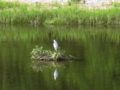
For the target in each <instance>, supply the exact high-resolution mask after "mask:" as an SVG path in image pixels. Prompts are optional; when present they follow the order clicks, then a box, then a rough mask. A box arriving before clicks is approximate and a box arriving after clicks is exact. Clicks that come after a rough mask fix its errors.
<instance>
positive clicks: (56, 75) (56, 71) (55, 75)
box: [54, 68, 59, 80]
mask: <svg viewBox="0 0 120 90" xmlns="http://www.w3.org/2000/svg"><path fill="white" fill-rule="evenodd" d="M58 74H59V73H58V69H57V68H56V69H55V71H54V80H56V79H57V77H58Z"/></svg>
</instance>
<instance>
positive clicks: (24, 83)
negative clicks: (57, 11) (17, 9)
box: [0, 25, 120, 90]
mask: <svg viewBox="0 0 120 90" xmlns="http://www.w3.org/2000/svg"><path fill="white" fill-rule="evenodd" d="M52 27H53V26H45V27H43V26H41V27H34V26H27V25H26V26H22V25H20V26H18V25H17V26H0V32H1V33H2V34H3V36H2V37H1V39H0V90H120V44H119V40H118V42H116V41H115V42H114V41H112V40H106V39H104V38H94V37H90V38H87V39H75V38H71V39H70V38H69V37H66V38H62V37H60V36H58V33H49V34H46V30H49V31H50V30H52V29H53V28H52ZM55 28H57V29H61V32H64V29H68V30H69V32H70V29H71V28H72V29H75V30H76V31H77V30H81V28H82V27H78V26H77V27H76V26H71V27H67V26H65V27H62V26H56V27H55ZM55 28H54V30H55ZM89 28H90V27H84V28H82V29H83V30H84V29H85V31H86V30H87V29H89ZM100 28H104V27H100ZM97 29H99V27H98V28H97ZM109 29H111V30H112V29H113V28H109ZM115 29H116V30H117V28H115ZM11 30H12V32H11ZM20 30H21V32H20ZM104 30H106V31H107V30H108V28H104ZM118 30H119V28H118ZM13 31H14V33H13ZM37 31H39V33H36V32H37ZM30 32H32V33H31V34H28V33H30ZM19 33H24V34H25V35H23V36H20V35H21V34H19ZM35 33H36V34H35ZM40 33H42V34H44V35H45V34H46V36H45V37H44V38H43V37H42V36H40V37H37V36H38V35H39V34H40ZM118 33H120V32H118ZM16 34H17V35H18V36H15V35H16ZM13 35H14V36H15V37H14V36H13ZM30 35H34V36H33V37H32V38H31V36H30ZM35 35H36V36H35ZM40 35H41V34H40ZM4 36H5V37H4ZM22 37H24V38H22ZM53 39H56V40H57V41H58V43H59V46H60V48H61V49H63V50H65V51H66V54H70V55H73V56H75V57H76V58H77V60H75V61H73V62H67V61H63V62H47V63H46V62H38V61H32V60H31V59H30V58H31V55H30V52H31V51H32V49H33V48H34V47H35V46H36V45H39V46H44V49H49V50H52V51H53V50H54V49H53V46H52V43H53ZM56 69H57V70H56ZM54 74H58V77H56V79H55V77H54Z"/></svg>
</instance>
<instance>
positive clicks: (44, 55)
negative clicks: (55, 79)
mask: <svg viewBox="0 0 120 90" xmlns="http://www.w3.org/2000/svg"><path fill="white" fill-rule="evenodd" d="M30 54H31V55H32V57H31V59H32V60H40V61H63V60H68V61H69V60H74V59H75V57H73V56H72V55H68V56H67V55H65V51H63V50H58V51H57V52H56V51H50V50H43V47H42V46H41V47H38V46H36V47H35V48H33V50H32V52H31V53H30Z"/></svg>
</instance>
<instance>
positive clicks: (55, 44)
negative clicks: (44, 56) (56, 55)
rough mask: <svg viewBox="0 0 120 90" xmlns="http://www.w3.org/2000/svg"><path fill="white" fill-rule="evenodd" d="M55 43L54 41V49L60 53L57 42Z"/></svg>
mask: <svg viewBox="0 0 120 90" xmlns="http://www.w3.org/2000/svg"><path fill="white" fill-rule="evenodd" d="M53 41H54V43H53V47H54V49H55V51H58V43H57V41H56V40H53Z"/></svg>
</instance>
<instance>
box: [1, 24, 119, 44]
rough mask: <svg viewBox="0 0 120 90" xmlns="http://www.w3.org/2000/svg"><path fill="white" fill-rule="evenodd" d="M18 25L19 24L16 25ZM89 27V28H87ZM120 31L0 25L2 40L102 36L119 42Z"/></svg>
mask: <svg viewBox="0 0 120 90" xmlns="http://www.w3.org/2000/svg"><path fill="white" fill-rule="evenodd" d="M16 26H17V25H16ZM86 29H87V30H86ZM119 32H120V31H118V30H114V31H113V30H112V29H111V30H110V29H109V30H108V29H105V28H91V27H88V28H82V27H80V28H76V27H75V28H74V27H69V28H66V27H49V28H47V27H42V26H41V27H40V28H39V27H38V28H33V27H24V26H20V27H12V26H9V27H7V26H5V27H4V26H2V27H0V41H4V40H5V41H10V40H16V41H18V40H24V41H26V40H36V39H37V38H39V39H41V40H43V39H49V38H50V37H51V38H56V39H61V40H63V39H66V40H68V41H70V40H80V39H82V40H84V41H86V40H88V39H89V38H102V39H104V40H106V41H115V42H119V39H120V33H119Z"/></svg>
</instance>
